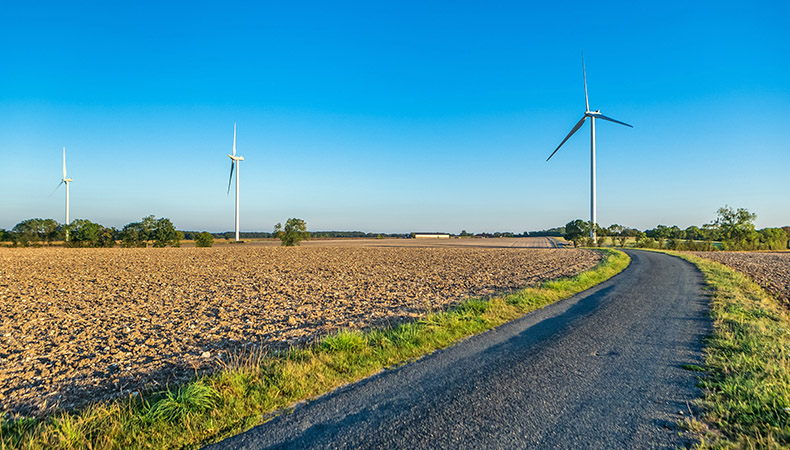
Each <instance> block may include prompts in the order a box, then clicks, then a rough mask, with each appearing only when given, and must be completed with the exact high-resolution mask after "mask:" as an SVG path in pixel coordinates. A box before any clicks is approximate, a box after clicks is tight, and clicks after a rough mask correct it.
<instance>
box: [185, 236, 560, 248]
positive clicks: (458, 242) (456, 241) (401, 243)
mask: <svg viewBox="0 0 790 450" xmlns="http://www.w3.org/2000/svg"><path fill="white" fill-rule="evenodd" d="M554 239H556V240H557V241H559V242H565V240H564V239H562V238H554ZM232 242H233V241H232V240H231V241H226V240H224V239H215V240H214V245H217V246H224V245H242V246H246V247H249V246H265V247H277V246H279V245H280V240H279V239H250V240H245V242H244V243H243V244H233V243H232ZM194 245H195V243H194V241H185V242H184V246H185V247H190V246H194ZM302 246H304V247H488V248H491V247H496V248H553V247H554V245H552V242H551V240H550V239H548V238H545V237H527V238H451V239H432V238H428V239H397V238H385V239H373V238H353V239H339V238H328V239H312V240H309V241H304V242H302Z"/></svg>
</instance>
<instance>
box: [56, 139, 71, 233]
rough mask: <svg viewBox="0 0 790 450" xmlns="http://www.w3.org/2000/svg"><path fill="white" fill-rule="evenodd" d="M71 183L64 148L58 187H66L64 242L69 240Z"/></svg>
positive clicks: (64, 149) (64, 148)
mask: <svg viewBox="0 0 790 450" xmlns="http://www.w3.org/2000/svg"><path fill="white" fill-rule="evenodd" d="M72 181H74V180H72V179H71V178H68V177H67V176H66V147H63V178H62V179H61V180H60V184H58V187H60V185H61V184H65V185H66V241H68V240H69V228H68V226H69V183H71V182H72ZM56 189H57V188H56Z"/></svg>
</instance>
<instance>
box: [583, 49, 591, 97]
mask: <svg viewBox="0 0 790 450" xmlns="http://www.w3.org/2000/svg"><path fill="white" fill-rule="evenodd" d="M582 75H584V107H585V108H587V109H585V111H589V110H590V100H589V99H588V98H587V70H586V69H585V68H584V52H582Z"/></svg>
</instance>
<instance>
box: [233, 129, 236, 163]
mask: <svg viewBox="0 0 790 450" xmlns="http://www.w3.org/2000/svg"><path fill="white" fill-rule="evenodd" d="M233 156H236V122H233Z"/></svg>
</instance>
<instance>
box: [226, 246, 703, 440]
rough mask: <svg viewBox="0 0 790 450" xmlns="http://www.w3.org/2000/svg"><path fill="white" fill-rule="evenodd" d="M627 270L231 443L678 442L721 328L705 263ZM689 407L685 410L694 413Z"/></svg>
mask: <svg viewBox="0 0 790 450" xmlns="http://www.w3.org/2000/svg"><path fill="white" fill-rule="evenodd" d="M627 253H628V254H629V255H630V256H631V258H632V262H631V265H630V266H629V267H628V268H627V269H626V270H625V271H623V272H622V273H621V274H619V275H617V276H616V277H614V278H612V279H611V280H609V281H607V282H605V283H602V284H600V285H599V286H597V287H595V288H592V289H590V290H588V291H585V292H583V293H581V294H579V295H576V296H574V297H572V298H570V299H567V300H563V301H561V302H558V303H555V304H553V305H550V306H548V307H546V308H544V309H542V310H539V311H536V312H534V313H531V314H529V315H527V316H525V317H523V318H521V319H519V320H516V321H514V322H511V323H508V324H506V325H503V326H501V327H499V328H497V329H496V330H493V331H490V332H488V333H484V334H481V335H478V336H475V337H472V338H470V339H467V340H465V341H463V342H461V343H459V344H458V345H455V346H453V347H450V348H447V349H444V350H441V351H438V352H435V353H433V354H431V355H429V356H427V357H425V358H423V359H421V360H419V361H416V362H414V363H411V364H407V365H405V366H402V367H399V368H396V369H394V370H387V371H384V372H382V373H380V374H378V375H376V376H374V377H371V378H368V379H367V380H364V381H361V382H359V383H355V384H352V385H349V386H346V387H344V388H341V389H339V390H337V391H335V392H333V393H331V394H328V395H325V396H323V397H321V398H319V399H317V400H315V401H312V402H309V403H304V404H301V405H298V406H297V407H296V408H295V409H294V410H293V411H292V412H290V413H285V414H282V415H279V416H277V417H275V418H274V419H273V420H271V421H269V422H267V423H265V424H263V425H260V426H258V427H255V428H253V429H252V430H250V431H249V432H247V433H244V434H241V435H238V436H235V437H232V438H229V439H227V440H225V441H223V442H220V443H218V444H216V445H214V446H211V447H210V448H212V449H264V448H293V449H297V448H338V449H345V448H349V449H350V448H369V449H374V448H398V449H401V448H403V449H405V448H409V449H412V448H423V449H435V448H445V449H455V448H481V449H482V448H486V449H489V448H507V449H510V448H541V449H542V448H568V449H571V448H573V449H576V448H601V449H603V448H606V449H615V448H668V449H672V448H677V447H685V446H687V445H688V444H689V443H688V442H685V441H684V440H683V439H684V438H683V437H682V436H680V435H679V431H680V429H679V428H678V426H677V423H678V421H679V420H682V419H683V418H684V417H687V416H688V415H689V410H688V406H687V402H689V403H690V402H691V401H692V400H694V399H695V398H697V397H699V396H700V395H701V393H700V392H699V390H698V389H697V388H696V387H695V386H696V381H697V374H696V373H695V372H691V371H688V370H684V369H683V368H682V366H683V365H684V364H697V365H701V364H702V354H701V348H702V343H701V341H702V338H703V337H704V336H706V335H707V334H709V332H710V329H711V325H710V323H709V319H708V316H707V309H708V308H707V299H706V298H705V297H704V296H703V294H702V287H703V285H704V282H703V279H702V275H701V274H700V273H699V272H698V271H697V270H696V268H695V267H693V266H692V265H690V264H688V263H687V262H685V261H683V260H681V259H679V258H675V257H672V256H668V255H664V254H659V253H650V252H642V251H628V252H627ZM681 411H682V412H683V414H684V415H681Z"/></svg>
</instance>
